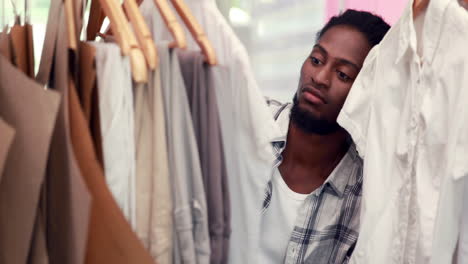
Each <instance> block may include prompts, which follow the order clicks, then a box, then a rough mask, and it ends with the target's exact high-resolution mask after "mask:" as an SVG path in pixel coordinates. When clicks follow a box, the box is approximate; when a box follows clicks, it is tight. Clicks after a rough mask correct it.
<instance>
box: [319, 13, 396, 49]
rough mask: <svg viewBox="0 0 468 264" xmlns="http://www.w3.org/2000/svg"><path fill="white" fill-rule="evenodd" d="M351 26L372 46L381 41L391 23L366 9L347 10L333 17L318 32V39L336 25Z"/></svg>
mask: <svg viewBox="0 0 468 264" xmlns="http://www.w3.org/2000/svg"><path fill="white" fill-rule="evenodd" d="M340 25H341V26H350V27H353V28H355V29H356V30H358V31H359V32H361V33H363V34H364V35H365V36H366V38H367V40H368V41H369V44H370V45H371V47H373V46H375V45H377V44H379V43H380V41H381V40H382V39H383V37H384V36H385V34H386V33H387V31H388V30H389V29H390V25H389V24H387V23H386V22H385V21H384V20H383V19H382V18H381V17H380V16H377V15H374V14H372V13H369V12H366V11H356V10H352V9H348V10H346V11H345V12H344V13H342V14H340V15H337V16H334V17H332V18H331V19H330V20H329V21H328V23H327V24H326V25H325V26H324V27H323V28H322V30H320V31H319V32H318V34H317V41H318V40H320V38H321V37H322V36H323V35H324V34H325V32H327V31H328V30H329V29H330V28H332V27H334V26H340Z"/></svg>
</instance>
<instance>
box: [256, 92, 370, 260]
mask: <svg viewBox="0 0 468 264" xmlns="http://www.w3.org/2000/svg"><path fill="white" fill-rule="evenodd" d="M267 102H268V104H269V106H270V108H272V110H273V114H274V115H275V119H276V120H277V123H278V124H279V126H280V128H281V130H282V132H283V134H284V136H283V137H281V138H278V139H275V140H274V141H273V142H272V145H273V149H274V153H275V155H276V160H275V163H274V167H273V170H272V175H273V171H274V169H275V168H277V167H278V166H279V165H280V164H281V161H282V155H281V153H282V152H283V150H284V148H285V147H286V135H287V130H288V127H289V113H290V109H291V104H286V105H282V104H280V103H279V102H277V101H273V100H267ZM362 180H363V177H362V160H361V159H360V157H359V155H358V153H357V152H356V149H355V146H354V144H352V146H351V147H350V149H349V150H348V153H347V154H346V155H345V156H344V157H343V159H342V160H341V161H340V163H339V164H338V165H337V167H336V168H335V170H334V171H333V172H332V174H331V175H330V176H329V177H328V178H327V180H326V181H325V182H324V184H323V185H322V186H320V187H319V188H318V189H316V190H315V191H314V192H312V193H311V194H310V195H309V196H308V197H307V198H306V200H305V202H304V204H303V205H302V206H301V207H300V209H299V211H298V214H297V220H296V224H295V227H294V229H293V232H292V234H291V238H290V240H289V243H288V246H287V250H286V254H285V259H284V263H285V264H290V263H314V264H322V263H323V264H325V263H347V262H348V260H349V258H350V256H351V254H352V252H353V249H354V246H355V244H356V242H357V238H358V233H359V214H360V208H361V192H362ZM273 195H274V193H273V191H272V183H271V181H269V182H268V186H267V187H266V193H265V199H264V201H263V212H265V211H266V210H268V207H269V205H270V202H271V197H272V196H273Z"/></svg>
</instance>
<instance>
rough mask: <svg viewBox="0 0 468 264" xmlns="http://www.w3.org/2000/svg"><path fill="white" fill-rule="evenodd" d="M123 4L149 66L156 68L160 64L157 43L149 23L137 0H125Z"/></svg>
mask: <svg viewBox="0 0 468 264" xmlns="http://www.w3.org/2000/svg"><path fill="white" fill-rule="evenodd" d="M123 5H124V8H125V11H126V13H127V15H128V18H129V20H130V22H131V23H132V25H133V29H134V30H135V34H136V37H137V39H138V42H139V44H140V47H141V49H142V51H143V54H144V55H145V58H146V62H147V64H148V67H149V68H150V69H152V70H154V69H156V66H157V64H158V57H157V56H158V55H157V50H156V45H155V44H154V41H153V38H152V36H151V33H150V31H149V28H148V25H147V24H146V22H145V20H144V18H143V15H142V14H141V12H140V10H139V9H138V5H137V3H136V2H135V0H124V4H123Z"/></svg>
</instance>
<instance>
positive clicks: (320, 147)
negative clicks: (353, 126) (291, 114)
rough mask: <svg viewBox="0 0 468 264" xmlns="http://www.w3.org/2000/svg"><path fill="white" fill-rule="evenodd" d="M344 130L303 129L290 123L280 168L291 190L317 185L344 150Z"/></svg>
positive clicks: (328, 172)
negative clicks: (323, 132)
mask: <svg viewBox="0 0 468 264" xmlns="http://www.w3.org/2000/svg"><path fill="white" fill-rule="evenodd" d="M346 138H347V134H346V132H345V131H344V130H343V129H340V130H338V131H336V132H334V133H332V134H329V135H319V134H311V133H305V132H304V131H302V130H301V129H299V128H298V127H297V126H295V125H294V124H293V123H292V122H291V123H290V125H289V130H288V136H287V144H286V148H285V149H284V151H283V153H282V156H283V163H282V164H281V165H280V168H279V169H280V172H281V174H282V176H283V179H284V180H285V181H286V183H287V184H288V185H289V186H290V187H291V189H292V190H293V191H296V192H300V193H310V192H312V191H313V190H314V189H315V188H316V187H318V186H320V185H321V184H322V183H323V182H324V181H325V180H326V178H327V177H328V176H329V174H330V173H331V172H332V171H333V169H334V168H335V167H336V165H337V164H338V163H339V161H340V160H341V159H342V158H343V156H344V155H345V154H346V152H347V150H348V147H349V145H348V144H347V140H346Z"/></svg>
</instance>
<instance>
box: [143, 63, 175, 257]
mask: <svg viewBox="0 0 468 264" xmlns="http://www.w3.org/2000/svg"><path fill="white" fill-rule="evenodd" d="M134 95H135V104H134V106H135V144H136V165H137V166H136V193H137V196H136V202H137V234H138V236H139V238H140V240H141V241H142V242H143V244H144V245H145V247H146V248H147V249H148V250H149V251H150V253H151V256H152V257H153V259H154V260H155V261H156V262H157V263H159V264H172V251H173V239H174V238H173V232H172V229H173V223H174V217H173V214H172V212H173V205H172V194H171V184H170V182H171V175H170V174H169V161H168V154H167V143H166V119H165V116H164V100H163V96H162V91H161V76H160V70H159V68H158V69H156V70H155V71H151V72H149V79H148V83H147V84H140V85H135V86H134Z"/></svg>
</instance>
